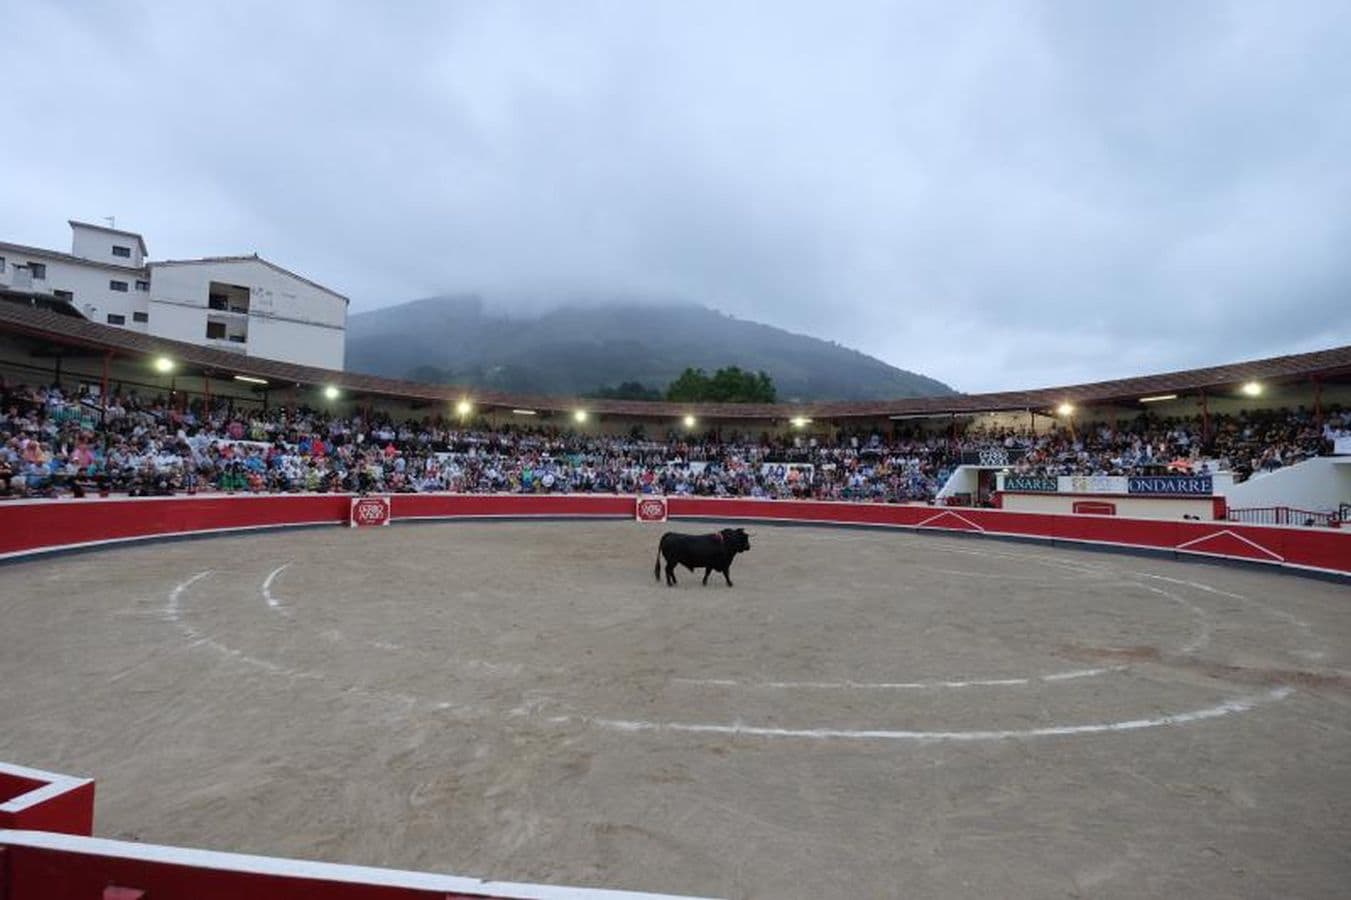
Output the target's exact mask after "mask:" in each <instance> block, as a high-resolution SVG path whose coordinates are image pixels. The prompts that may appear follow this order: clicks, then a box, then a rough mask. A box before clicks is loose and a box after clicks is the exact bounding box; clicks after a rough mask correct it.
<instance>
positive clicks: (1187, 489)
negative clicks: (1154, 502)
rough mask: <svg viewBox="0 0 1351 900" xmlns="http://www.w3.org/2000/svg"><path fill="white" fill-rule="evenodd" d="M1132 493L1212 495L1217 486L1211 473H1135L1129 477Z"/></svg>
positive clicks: (1181, 495) (1172, 495)
mask: <svg viewBox="0 0 1351 900" xmlns="http://www.w3.org/2000/svg"><path fill="white" fill-rule="evenodd" d="M1128 490H1129V492H1130V493H1132V494H1153V495H1155V496H1165V497H1195V496H1206V497H1208V496H1210V495H1211V494H1213V493H1215V487H1214V484H1213V482H1212V481H1211V478H1210V476H1209V475H1134V476H1132V477H1131V478H1130V479H1129V486H1128Z"/></svg>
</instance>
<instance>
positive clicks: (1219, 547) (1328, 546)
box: [0, 494, 1351, 578]
mask: <svg viewBox="0 0 1351 900" xmlns="http://www.w3.org/2000/svg"><path fill="white" fill-rule="evenodd" d="M667 503H668V510H669V515H670V516H671V517H672V518H676V519H681V518H688V519H704V520H738V521H765V522H785V523H798V524H813V525H843V526H863V527H880V528H896V529H903V530H912V531H921V532H934V533H962V534H968V535H978V536H984V537H994V538H1010V539H1022V540H1034V541H1042V542H1047V543H1052V544H1065V545H1070V546H1084V547H1097V548H1101V549H1114V550H1128V551H1137V552H1147V553H1161V554H1165V555H1168V556H1172V557H1176V558H1210V559H1219V560H1234V561H1242V562H1246V563H1259V564H1262V565H1265V566H1269V567H1271V568H1273V569H1281V570H1287V571H1292V572H1299V573H1304V574H1316V575H1323V576H1332V577H1335V578H1351V529H1310V528H1296V527H1277V526H1266V525H1239V524H1235V523H1231V522H1192V521H1164V520H1151V519H1131V518H1124V517H1120V516H1092V515H1066V514H1052V513H1033V512H1016V511H1009V510H997V509H968V508H964V507H963V508H945V507H933V506H919V505H913V506H912V505H893V504H880V503H832V502H824V501H799V500H752V499H715V498H704V497H670V498H667ZM350 505H351V495H348V494H286V495H240V496H229V495H196V496H187V497H182V496H180V497H153V498H120V499H89V498H86V499H80V500H74V499H70V500H45V501H44V500H16V501H10V502H6V503H0V560H12V559H21V558H24V557H29V556H33V555H37V554H42V553H49V552H55V551H68V550H77V549H84V548H93V547H102V546H105V545H109V544H115V543H119V542H123V541H135V540H147V539H156V538H159V539H164V538H175V537H186V536H199V535H209V534H216V533H226V532H238V531H248V530H259V529H267V528H285V527H300V526H319V525H337V524H345V523H346V522H347V519H348V514H349V508H350ZM391 513H392V518H393V520H394V521H395V522H399V521H418V520H435V519H457V518H482V519H499V518H504V519H511V518H541V519H549V518H633V516H634V498H633V497H632V496H613V495H595V494H576V495H567V494H545V495H522V494H395V495H393V497H392V498H391ZM673 527H674V526H673Z"/></svg>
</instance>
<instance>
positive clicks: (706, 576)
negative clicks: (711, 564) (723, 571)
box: [704, 566, 713, 584]
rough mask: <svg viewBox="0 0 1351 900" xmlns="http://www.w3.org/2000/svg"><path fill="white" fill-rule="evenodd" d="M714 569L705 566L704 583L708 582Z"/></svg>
mask: <svg viewBox="0 0 1351 900" xmlns="http://www.w3.org/2000/svg"><path fill="white" fill-rule="evenodd" d="M712 571H713V570H712V569H710V568H708V567H707V566H705V567H704V584H708V576H709V574H710V573H711V572H712Z"/></svg>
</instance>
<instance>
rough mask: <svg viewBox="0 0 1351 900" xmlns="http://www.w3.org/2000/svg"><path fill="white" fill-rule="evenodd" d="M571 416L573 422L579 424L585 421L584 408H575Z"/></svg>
mask: <svg viewBox="0 0 1351 900" xmlns="http://www.w3.org/2000/svg"><path fill="white" fill-rule="evenodd" d="M572 418H573V420H574V421H575V422H577V423H578V424H581V423H582V422H585V421H586V410H584V409H579V410H576V411H575V412H573V414H572Z"/></svg>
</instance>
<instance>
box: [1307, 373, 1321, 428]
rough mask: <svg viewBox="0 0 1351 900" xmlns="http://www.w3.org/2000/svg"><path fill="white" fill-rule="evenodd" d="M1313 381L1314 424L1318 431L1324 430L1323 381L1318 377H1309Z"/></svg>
mask: <svg viewBox="0 0 1351 900" xmlns="http://www.w3.org/2000/svg"><path fill="white" fill-rule="evenodd" d="M1309 377H1310V379H1311V380H1312V381H1313V422H1314V424H1315V425H1317V426H1318V430H1319V431H1322V430H1323V379H1322V378H1321V377H1319V376H1318V375H1311V376H1309Z"/></svg>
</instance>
